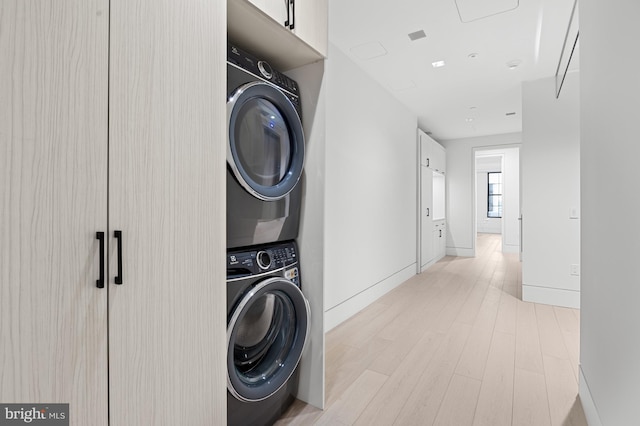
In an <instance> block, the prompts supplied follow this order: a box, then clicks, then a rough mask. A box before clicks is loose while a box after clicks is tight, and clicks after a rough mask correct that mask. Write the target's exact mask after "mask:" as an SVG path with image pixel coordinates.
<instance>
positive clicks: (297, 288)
mask: <svg viewBox="0 0 640 426" xmlns="http://www.w3.org/2000/svg"><path fill="white" fill-rule="evenodd" d="M227 123H228V129H227V131H228V133H227V134H228V140H227V390H228V392H227V419H228V421H227V423H228V424H229V425H243V426H246V425H269V424H272V423H274V422H275V421H276V420H277V419H278V418H279V417H280V416H281V414H282V413H283V412H284V411H285V409H286V408H287V407H288V406H289V405H290V404H291V403H292V402H293V399H294V394H295V392H296V390H297V377H298V363H299V361H300V357H301V356H302V351H303V349H304V346H305V344H306V341H307V338H308V335H309V325H310V322H309V321H310V318H309V315H310V313H309V303H308V301H307V300H306V298H305V296H304V295H303V293H302V290H301V288H302V281H301V274H300V258H299V252H298V247H297V245H296V242H295V239H296V238H297V236H298V228H299V224H300V211H301V200H302V194H301V193H302V188H301V185H300V179H301V177H302V170H303V165H304V134H303V129H302V120H301V107H300V93H299V87H298V84H297V83H296V82H295V81H293V80H292V79H290V78H288V77H287V76H285V75H284V74H282V73H280V72H278V71H276V70H274V69H272V68H271V66H270V65H269V64H268V63H267V62H266V61H261V60H258V58H256V57H254V56H253V55H251V54H249V53H247V52H244V51H242V50H241V49H239V48H238V47H237V46H234V45H232V44H229V45H228V52H227Z"/></svg>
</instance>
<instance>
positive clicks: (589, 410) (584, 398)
mask: <svg viewBox="0 0 640 426" xmlns="http://www.w3.org/2000/svg"><path fill="white" fill-rule="evenodd" d="M578 383H579V390H578V395H579V396H580V402H581V403H582V409H583V410H584V415H585V417H586V418H587V424H588V425H589V426H602V421H601V420H600V416H599V415H598V409H597V408H596V404H595V403H594V402H593V398H592V397H591V391H590V390H589V385H588V384H587V379H585V377H584V372H583V371H582V366H580V380H579V381H578Z"/></svg>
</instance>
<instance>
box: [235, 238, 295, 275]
mask: <svg viewBox="0 0 640 426" xmlns="http://www.w3.org/2000/svg"><path fill="white" fill-rule="evenodd" d="M297 263H298V254H297V247H296V244H295V243H294V242H285V243H279V244H270V245H266V246H257V247H252V248H250V249H244V250H243V249H240V250H233V251H230V252H228V253H227V280H229V279H233V278H240V277H246V276H251V275H258V274H264V273H267V272H271V271H276V270H279V269H283V268H287V267H290V266H293V265H296V264H297Z"/></svg>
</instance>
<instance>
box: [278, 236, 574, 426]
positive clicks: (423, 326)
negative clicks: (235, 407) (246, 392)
mask: <svg viewBox="0 0 640 426" xmlns="http://www.w3.org/2000/svg"><path fill="white" fill-rule="evenodd" d="M521 277H522V273H521V264H520V262H519V261H518V256H517V255H512V254H503V253H502V252H501V246H500V236H499V235H491V234H480V235H479V237H478V244H477V256H476V257H475V258H461V257H446V258H444V259H443V260H441V261H440V262H438V263H437V264H435V265H434V266H432V267H431V268H430V269H429V270H428V271H427V272H424V273H422V274H420V275H416V276H415V277H413V278H412V279H410V280H409V281H407V282H406V283H404V284H403V285H401V286H400V287H398V288H396V289H395V290H393V291H391V292H390V293H388V294H387V295H385V296H384V297H382V298H380V299H379V300H378V301H376V302H375V303H374V304H372V305H370V306H369V307H367V308H366V309H364V310H363V311H361V312H360V313H358V314H357V315H355V316H354V317H352V318H351V319H349V320H348V321H346V322H344V323H343V324H341V325H339V326H338V327H336V328H335V329H333V330H331V331H330V332H329V333H328V334H327V336H326V351H327V353H326V395H325V397H326V408H325V410H324V411H321V410H318V409H317V408H314V407H312V406H309V405H306V404H304V403H302V402H300V401H296V402H295V403H294V405H293V406H292V407H291V408H290V409H289V410H288V412H287V413H285V415H284V416H283V417H282V418H281V419H280V421H278V423H277V425H289V424H290V425H312V424H314V425H332V426H334V425H420V426H422V425H453V426H464V425H488V426H499V425H514V426H525V425H533V426H544V425H562V426H569V425H571V426H578V425H584V426H586V425H587V422H586V420H585V417H584V413H583V410H582V405H581V403H580V400H579V398H578V396H577V395H578V360H579V341H580V335H579V330H580V328H579V322H580V312H579V311H578V310H574V309H566V308H558V307H552V306H546V305H538V304H534V303H526V302H522V301H521V293H520V289H521V284H522V283H521Z"/></svg>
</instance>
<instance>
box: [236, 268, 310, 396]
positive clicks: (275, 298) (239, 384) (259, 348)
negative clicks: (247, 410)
mask: <svg viewBox="0 0 640 426" xmlns="http://www.w3.org/2000/svg"><path fill="white" fill-rule="evenodd" d="M308 333H309V303H308V302H307V300H306V299H305V297H304V295H303V294H302V292H301V291H300V289H299V288H298V287H297V286H296V285H295V284H293V283H292V282H291V281H289V280H286V279H284V278H269V279H267V280H265V281H262V282H261V283H259V284H258V285H256V286H254V287H253V288H251V290H250V291H248V292H247V293H246V294H245V295H244V297H243V298H242V299H241V300H240V302H239V303H238V305H237V306H236V308H235V310H234V311H233V315H232V316H231V319H230V320H229V323H228V325H227V388H228V390H229V392H231V394H232V395H234V396H235V397H236V398H237V399H239V400H241V401H247V402H250V401H261V400H263V399H265V398H268V397H269V396H271V395H273V394H274V393H276V392H277V391H278V390H279V389H280V388H281V387H282V386H284V384H285V383H286V382H287V380H289V378H290V377H291V375H292V374H293V372H294V371H295V369H296V367H297V366H298V362H299V361H300V357H301V356H302V351H303V349H304V345H305V343H306V340H307V336H308Z"/></svg>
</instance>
